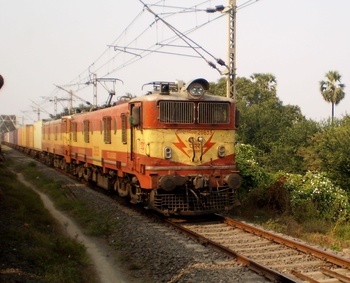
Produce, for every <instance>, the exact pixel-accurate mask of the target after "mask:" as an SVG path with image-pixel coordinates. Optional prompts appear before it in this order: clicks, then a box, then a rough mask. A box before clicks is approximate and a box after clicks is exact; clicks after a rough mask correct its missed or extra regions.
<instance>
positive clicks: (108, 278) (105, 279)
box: [17, 174, 128, 283]
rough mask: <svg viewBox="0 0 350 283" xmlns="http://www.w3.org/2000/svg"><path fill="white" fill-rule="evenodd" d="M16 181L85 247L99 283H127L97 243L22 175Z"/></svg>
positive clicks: (106, 252)
mask: <svg viewBox="0 0 350 283" xmlns="http://www.w3.org/2000/svg"><path fill="white" fill-rule="evenodd" d="M17 176H18V180H19V181H21V182H22V183H23V184H24V185H26V186H27V187H29V188H31V189H32V190H33V191H35V192H36V193H37V194H38V195H39V196H40V198H41V200H42V201H43V203H44V205H45V207H46V209H47V210H48V211H49V212H50V213H51V214H52V216H53V217H54V218H55V219H56V220H57V221H58V222H59V223H60V224H61V225H62V227H64V229H65V230H66V232H67V234H68V235H69V236H70V237H72V238H74V239H76V240H77V241H80V242H81V243H82V244H83V245H84V246H85V247H86V251H87V253H88V254H89V256H90V258H91V260H92V262H93V264H94V266H95V269H96V271H97V275H98V278H99V282H100V283H126V282H128V281H127V280H126V279H125V278H124V276H123V274H122V271H121V270H120V269H118V267H116V266H115V263H114V262H113V258H111V257H109V256H108V251H107V250H106V249H105V248H104V247H102V246H101V245H100V244H99V243H98V241H95V240H94V239H92V238H90V237H87V236H86V235H84V233H83V232H82V231H81V230H80V229H79V227H78V226H77V225H76V224H75V223H74V221H73V220H72V219H70V218H68V217H67V216H66V215H64V214H63V213H62V212H60V211H59V210H57V209H56V208H55V206H54V204H53V202H52V201H51V200H50V199H49V198H48V197H47V196H46V195H45V194H43V193H41V192H40V191H38V190H37V189H36V188H35V187H34V186H33V185H32V184H31V183H29V182H27V181H26V180H25V179H24V177H23V175H22V174H17Z"/></svg>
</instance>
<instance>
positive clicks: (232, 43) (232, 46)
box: [226, 0, 237, 100]
mask: <svg viewBox="0 0 350 283" xmlns="http://www.w3.org/2000/svg"><path fill="white" fill-rule="evenodd" d="M228 1H229V11H228V13H229V19H228V41H229V42H228V62H229V65H228V66H229V71H228V75H227V84H226V87H227V88H226V96H227V97H229V98H232V99H233V100H236V10H237V5H236V0H228Z"/></svg>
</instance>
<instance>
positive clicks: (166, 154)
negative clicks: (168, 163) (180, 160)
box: [164, 146, 172, 159]
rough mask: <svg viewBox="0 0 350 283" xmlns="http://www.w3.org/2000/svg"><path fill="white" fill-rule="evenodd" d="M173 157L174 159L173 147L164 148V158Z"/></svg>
mask: <svg viewBox="0 0 350 283" xmlns="http://www.w3.org/2000/svg"><path fill="white" fill-rule="evenodd" d="M171 157H172V150H171V147H169V146H166V147H164V158H165V159H170V158H171Z"/></svg>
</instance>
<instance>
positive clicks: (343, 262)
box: [218, 215, 350, 269]
mask: <svg viewBox="0 0 350 283" xmlns="http://www.w3.org/2000/svg"><path fill="white" fill-rule="evenodd" d="M218 216H219V217H220V218H221V220H220V221H222V222H223V223H226V224H228V225H231V226H235V227H237V228H240V229H242V230H245V231H247V232H249V233H253V234H256V235H258V236H262V237H264V238H266V239H269V240H272V241H274V242H276V243H279V244H283V245H285V246H288V247H290V248H294V249H297V250H299V251H301V252H304V253H308V254H311V255H313V256H315V257H317V258H320V259H322V260H326V261H328V262H330V263H333V264H336V265H338V266H341V267H344V268H349V269H350V260H349V259H346V258H343V257H340V256H337V255H334V254H331V253H329V252H326V251H323V250H320V249H317V248H314V247H311V246H308V245H305V244H303V243H300V242H297V241H294V240H291V239H286V238H284V237H282V236H279V235H277V234H274V233H271V232H268V231H264V230H262V229H259V228H257V227H254V226H251V225H249V224H246V223H242V222H239V221H237V220H234V219H231V218H227V217H224V216H220V215H218Z"/></svg>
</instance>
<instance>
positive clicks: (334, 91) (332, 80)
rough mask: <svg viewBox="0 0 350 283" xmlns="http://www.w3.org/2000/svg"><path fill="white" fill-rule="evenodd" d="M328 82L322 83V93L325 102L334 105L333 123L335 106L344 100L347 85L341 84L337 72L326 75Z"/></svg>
mask: <svg viewBox="0 0 350 283" xmlns="http://www.w3.org/2000/svg"><path fill="white" fill-rule="evenodd" d="M325 76H326V78H327V81H323V80H322V81H320V91H321V94H322V96H323V98H324V100H325V101H327V102H329V103H331V104H332V121H333V118H334V105H338V104H339V102H340V101H341V100H342V99H343V98H344V96H345V93H344V88H345V85H344V84H342V83H341V82H340V79H341V75H340V74H339V73H338V72H337V71H329V72H328V73H326V75H325Z"/></svg>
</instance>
